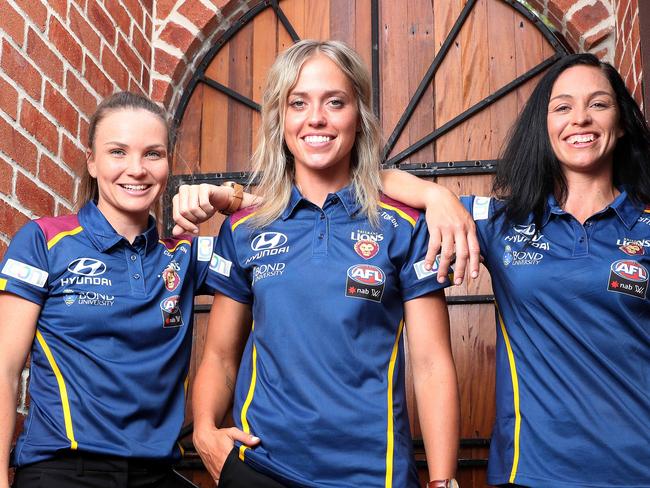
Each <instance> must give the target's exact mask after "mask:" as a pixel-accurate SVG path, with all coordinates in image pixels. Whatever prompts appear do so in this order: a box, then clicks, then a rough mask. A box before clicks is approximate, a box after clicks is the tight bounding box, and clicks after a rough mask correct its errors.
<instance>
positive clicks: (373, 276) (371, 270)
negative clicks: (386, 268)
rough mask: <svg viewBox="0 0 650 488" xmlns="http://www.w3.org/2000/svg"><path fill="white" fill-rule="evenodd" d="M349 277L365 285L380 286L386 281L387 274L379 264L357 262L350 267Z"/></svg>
mask: <svg viewBox="0 0 650 488" xmlns="http://www.w3.org/2000/svg"><path fill="white" fill-rule="evenodd" d="M348 278H350V279H351V280H354V281H356V282H357V283H361V284H363V285H372V286H378V285H383V284H384V281H386V275H385V274H384V272H383V271H382V270H381V269H380V268H378V267H377V266H372V265H370V264H357V265H355V266H350V267H349V268H348Z"/></svg>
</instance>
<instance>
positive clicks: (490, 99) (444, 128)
mask: <svg viewBox="0 0 650 488" xmlns="http://www.w3.org/2000/svg"><path fill="white" fill-rule="evenodd" d="M560 57H562V55H561V54H559V53H556V54H554V55H553V56H551V57H550V58H547V59H545V60H544V61H542V62H541V63H539V64H538V65H537V66H535V67H534V68H532V69H530V70H528V71H527V72H526V73H524V74H523V75H521V76H519V77H517V78H515V79H514V80H513V81H511V82H510V83H508V84H507V85H504V86H503V87H501V88H499V89H498V90H497V91H495V92H494V93H492V94H491V95H488V96H487V97H485V98H484V99H483V100H481V101H480V102H478V103H476V104H474V105H472V106H471V107H470V108H468V109H467V110H465V111H464V112H462V113H461V114H459V115H457V116H456V117H454V118H453V119H451V120H450V121H449V122H447V123H445V124H444V125H441V126H440V127H438V128H437V129H436V130H434V131H433V132H431V133H429V134H428V135H427V136H425V137H423V138H422V139H420V140H419V141H417V142H415V143H414V144H411V146H409V147H407V148H406V149H405V150H404V151H402V152H401V153H399V154H397V155H396V156H393V157H392V158H390V159H389V160H388V161H386V164H388V165H391V164H398V163H399V162H401V161H404V160H405V159H406V158H408V157H409V156H410V155H411V154H414V153H416V152H418V151H419V150H420V149H422V148H423V147H424V146H426V145H427V144H429V143H430V142H432V141H435V140H436V139H437V138H438V137H440V136H442V135H443V134H446V133H447V132H449V131H450V130H451V129H453V128H454V127H456V126H458V125H460V124H461V123H463V122H464V121H465V120H467V119H469V118H470V117H472V116H474V115H475V114H477V113H478V112H480V111H481V110H483V109H485V108H486V107H489V106H490V105H492V104H493V103H494V102H496V101H497V100H499V99H500V98H502V97H503V96H504V95H507V94H508V93H510V92H511V91H513V90H515V89H516V88H518V87H519V86H520V85H522V84H524V83H525V82H527V81H528V80H529V79H531V78H533V77H535V76H537V75H538V74H539V73H541V72H542V71H544V70H545V69H546V68H548V67H549V66H551V65H552V64H553V63H555V62H556V61H557V60H558V59H560Z"/></svg>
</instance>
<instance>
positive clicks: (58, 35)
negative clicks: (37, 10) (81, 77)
mask: <svg viewBox="0 0 650 488" xmlns="http://www.w3.org/2000/svg"><path fill="white" fill-rule="evenodd" d="M50 40H51V41H52V42H53V43H54V45H55V46H56V47H57V49H58V50H59V52H60V53H61V54H63V57H64V58H65V59H67V60H68V62H69V63H70V64H71V65H72V66H73V67H74V68H75V69H76V70H77V71H79V72H81V68H82V62H83V53H82V51H81V46H80V45H79V43H78V42H77V41H76V40H75V39H74V37H72V36H71V35H70V33H69V32H68V31H67V30H66V28H65V27H63V25H62V24H61V22H59V21H58V20H57V19H56V17H54V16H53V17H51V19H50Z"/></svg>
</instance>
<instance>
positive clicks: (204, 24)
mask: <svg viewBox="0 0 650 488" xmlns="http://www.w3.org/2000/svg"><path fill="white" fill-rule="evenodd" d="M178 13H180V14H181V15H182V16H183V17H186V18H187V19H188V20H189V21H190V22H192V24H194V25H195V26H196V27H198V28H199V30H200V31H202V32H206V30H210V25H214V24H216V22H217V19H218V17H217V15H216V14H215V13H214V12H213V11H212V10H210V9H208V8H206V7H205V5H203V4H202V3H201V2H185V3H184V4H183V5H181V7H180V8H179V9H178Z"/></svg>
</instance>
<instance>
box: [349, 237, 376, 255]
mask: <svg viewBox="0 0 650 488" xmlns="http://www.w3.org/2000/svg"><path fill="white" fill-rule="evenodd" d="M354 250H355V251H356V252H357V254H358V255H359V256H361V257H362V258H363V259H370V258H372V257H375V256H376V255H377V253H378V252H379V244H377V243H376V242H375V241H370V240H365V239H364V240H361V241H357V242H355V243H354Z"/></svg>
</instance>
